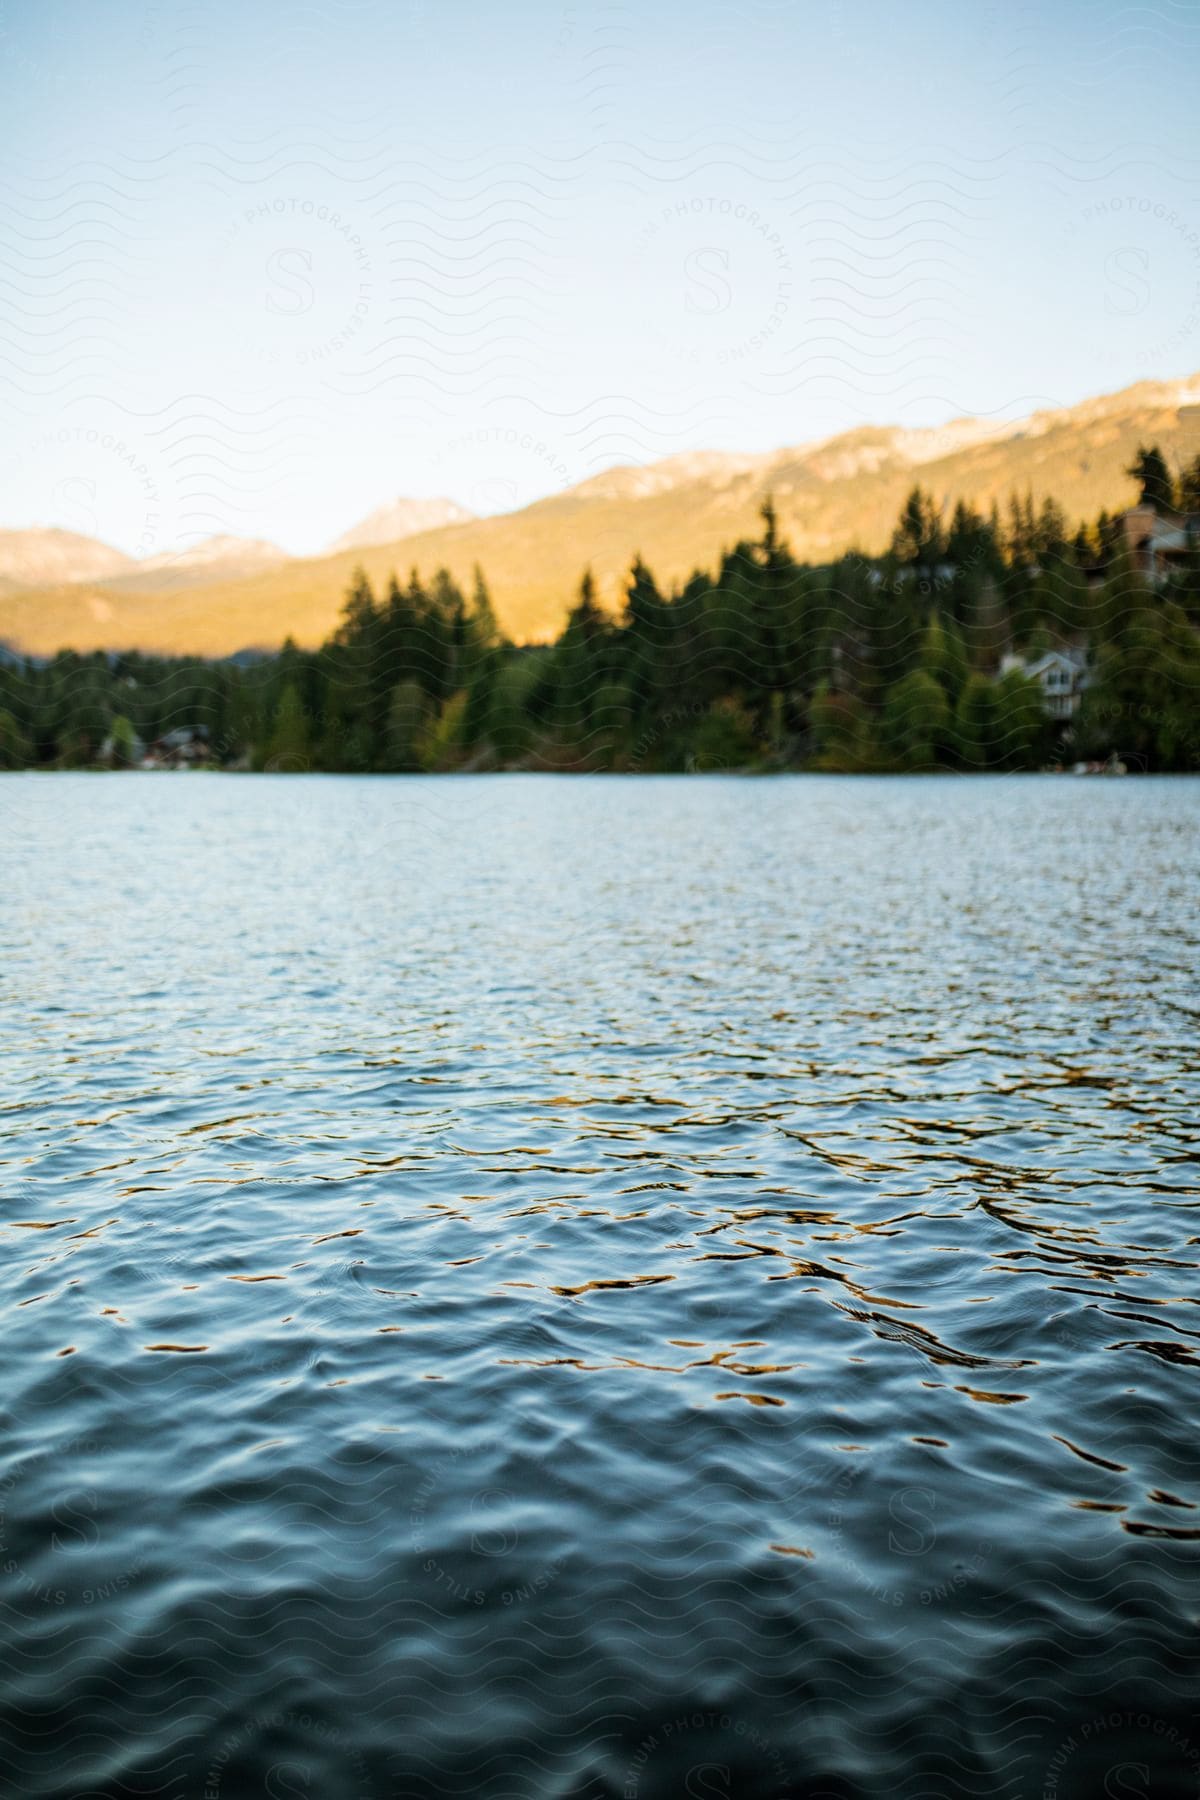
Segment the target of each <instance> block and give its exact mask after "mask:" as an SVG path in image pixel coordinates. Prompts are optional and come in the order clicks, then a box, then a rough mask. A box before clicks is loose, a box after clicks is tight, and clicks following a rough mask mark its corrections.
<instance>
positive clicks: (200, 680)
mask: <svg viewBox="0 0 1200 1800" xmlns="http://www.w3.org/2000/svg"><path fill="white" fill-rule="evenodd" d="M1129 473H1130V476H1131V479H1132V480H1133V481H1134V482H1135V483H1136V484H1137V496H1136V499H1134V501H1133V503H1132V504H1131V506H1130V507H1129V509H1128V510H1127V511H1126V512H1124V513H1120V514H1116V515H1112V516H1109V515H1107V514H1101V515H1100V517H1099V518H1098V519H1096V520H1094V521H1091V522H1090V523H1085V524H1082V525H1079V526H1078V527H1077V528H1076V529H1074V530H1072V529H1071V527H1070V526H1069V524H1068V521H1067V520H1066V518H1065V517H1064V515H1063V512H1062V509H1061V508H1060V507H1059V506H1058V505H1057V504H1056V502H1055V501H1054V500H1053V499H1052V498H1045V499H1043V500H1041V501H1040V503H1035V501H1034V499H1033V497H1032V495H1029V494H1026V495H1025V496H1023V497H1016V496H1014V497H1013V498H1012V499H1011V500H1010V502H1009V503H1008V506H1007V508H1005V509H1004V510H1003V511H1001V509H999V508H997V507H995V506H993V507H992V508H991V509H990V511H989V512H987V513H986V514H985V513H984V512H982V511H979V510H977V509H976V508H974V507H971V506H969V505H967V504H965V503H962V502H960V503H959V504H957V505H956V506H955V507H954V509H953V511H952V512H951V513H949V514H948V515H947V514H946V512H945V511H944V509H943V508H941V507H940V506H939V505H938V504H937V502H936V501H935V500H934V498H933V497H932V496H931V495H929V494H927V493H925V492H923V490H922V489H921V488H920V487H919V486H918V487H916V488H914V490H913V491H912V493H911V495H910V496H909V498H908V500H907V502H906V503H905V505H904V507H903V510H902V512H901V514H900V517H899V519H898V520H897V523H896V528H895V531H894V533H893V537H892V541H891V545H890V547H889V549H888V551H887V552H886V553H885V554H884V555H882V556H877V557H866V556H862V555H858V554H856V553H854V552H850V553H848V554H846V555H844V556H842V557H840V558H839V559H837V560H836V561H834V562H831V563H828V564H824V565H820V566H817V565H813V564H806V563H802V562H799V561H797V560H796V559H795V558H794V556H793V555H792V553H791V551H790V549H789V547H788V545H787V543H786V541H785V540H784V539H783V538H782V536H781V535H780V532H779V529H778V525H777V521H776V516H775V511H774V508H773V506H772V505H771V503H770V501H768V502H767V503H766V504H765V505H764V506H763V508H762V525H761V531H760V532H759V534H758V535H757V536H756V537H755V538H754V539H753V540H747V541H744V542H739V543H738V544H736V545H735V546H734V547H733V548H732V549H731V550H729V551H728V552H726V553H725V554H724V555H723V556H722V557H721V559H720V563H719V566H718V567H717V568H716V570H715V571H704V570H697V571H696V572H695V573H694V574H693V575H692V576H691V578H690V579H689V580H688V581H687V582H685V583H684V584H683V585H682V586H681V587H679V588H678V589H677V590H676V591H673V592H669V593H664V592H662V591H661V590H660V588H659V586H658V584H657V582H656V581H655V578H654V575H653V573H652V572H651V570H650V569H648V568H647V567H646V566H645V564H644V563H643V562H642V560H641V558H640V556H639V557H635V558H634V560H633V563H632V567H631V569H630V572H629V576H628V580H627V582H626V585H625V593H624V601H623V605H622V607H621V608H620V610H619V611H616V612H614V611H610V610H607V609H605V608H603V607H601V606H600V604H599V603H598V600H597V596H596V591H595V584H594V582H593V580H592V577H591V575H590V573H585V574H584V576H583V579H582V582H581V583H580V586H579V589H578V593H577V597H576V599H575V603H574V605H573V606H572V607H571V610H570V612H569V614H568V617H567V620H566V623H565V625H564V627H563V629H562V631H561V633H560V634H559V636H558V638H557V640H556V641H555V642H553V643H549V644H532V645H519V644H513V643H510V642H508V641H506V640H505V638H504V637H503V635H502V634H501V633H500V631H499V630H498V629H497V625H496V619H495V614H494V611H493V608H492V604H491V600H490V597H489V593H488V588H487V583H486V579H485V577H484V575H483V574H482V572H480V571H478V570H477V571H476V573H475V580H474V584H473V586H471V588H470V591H469V592H464V591H463V589H462V588H461V587H460V586H459V585H458V584H457V583H456V582H455V581H454V580H453V579H452V578H451V576H450V575H449V574H448V573H447V572H446V571H445V570H444V569H442V570H438V571H437V572H436V573H435V574H434V575H433V576H432V578H431V579H428V580H425V579H423V578H422V577H421V575H420V574H419V573H418V572H417V571H415V570H414V571H413V572H412V573H411V575H410V576H409V578H408V579H407V581H402V580H400V579H399V578H397V577H393V578H392V580H391V581H390V583H389V584H388V586H387V588H386V590H385V591H382V592H379V593H376V592H374V591H373V590H372V588H371V586H370V584H369V583H368V581H367V579H366V577H365V576H363V575H362V574H361V573H360V574H359V576H358V577H356V579H355V581H354V582H353V584H352V586H351V588H350V591H349V592H348V594H347V596H346V600H345V606H344V608H343V612H342V616H341V622H340V624H339V626H338V628H337V630H336V631H335V632H334V634H333V635H332V636H331V637H330V639H329V640H328V641H327V642H326V643H325V644H323V645H322V646H321V647H320V648H319V649H315V650H304V649H300V648H298V647H297V646H296V645H295V644H293V643H291V642H290V641H289V642H288V643H285V645H284V646H283V648H282V649H281V650H280V651H278V652H277V653H275V654H271V655H260V654H258V653H245V654H244V655H242V656H239V657H236V658H230V659H224V660H203V659H198V658H194V657H190V658H189V657H162V656H150V655H145V654H141V653H138V652H128V653H116V652H95V653H92V654H89V655H78V654H75V653H73V652H71V651H70V650H63V651H61V652H60V653H59V654H58V655H56V656H54V657H52V658H48V659H31V658H24V657H21V656H20V655H18V654H16V653H13V652H8V653H6V654H5V655H4V658H3V660H2V661H0V768H8V769H14V768H59V769H61V768H86V767H104V768H126V769H128V768H183V767H200V766H206V767H222V768H233V769H256V770H269V771H278V772H289V771H330V772H341V773H387V772H394V773H410V772H435V771H453V770H473V771H479V770H488V769H544V770H562V771H568V770H576V771H602V770H611V771H618V772H620V771H623V772H629V773H633V772H640V771H645V772H651V771H658V772H672V771H682V770H705V769H710V770H716V769H764V770H769V769H814V770H830V771H844V772H858V771H863V772H867V771H877V772H884V771H914V770H933V769H956V770H984V769H997V770H1000V769H1037V768H1045V767H1058V766H1063V765H1078V764H1082V765H1091V766H1100V765H1102V764H1104V763H1105V762H1106V761H1109V762H1111V763H1119V764H1123V765H1124V766H1125V767H1132V768H1135V769H1137V770H1148V771H1176V770H1188V769H1196V768H1200V630H1198V626H1200V457H1197V458H1196V459H1195V461H1194V462H1193V463H1192V464H1190V465H1189V466H1188V467H1186V468H1184V469H1183V470H1181V471H1179V472H1178V473H1173V472H1172V471H1171V470H1170V469H1169V468H1168V466H1167V464H1166V461H1165V459H1164V458H1163V457H1162V455H1161V454H1160V452H1159V451H1158V450H1157V449H1156V448H1154V447H1150V448H1147V449H1143V450H1141V451H1140V452H1139V454H1138V457H1137V459H1136V460H1135V462H1134V464H1133V465H1132V467H1131V469H1130V471H1129Z"/></svg>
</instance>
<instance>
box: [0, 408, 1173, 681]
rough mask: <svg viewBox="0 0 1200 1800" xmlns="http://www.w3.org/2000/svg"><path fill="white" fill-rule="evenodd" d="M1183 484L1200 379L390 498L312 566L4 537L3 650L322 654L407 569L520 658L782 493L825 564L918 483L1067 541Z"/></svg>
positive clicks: (674, 574) (293, 560)
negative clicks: (1146, 452)
mask: <svg viewBox="0 0 1200 1800" xmlns="http://www.w3.org/2000/svg"><path fill="white" fill-rule="evenodd" d="M1152 442H1153V443H1157V444H1159V445H1160V446H1161V448H1162V450H1163V452H1164V454H1165V455H1166V457H1167V459H1168V462H1170V463H1171V464H1172V465H1174V466H1179V465H1181V464H1182V463H1184V462H1187V461H1190V460H1191V459H1192V458H1193V457H1194V456H1196V455H1197V454H1198V453H1200V375H1197V376H1193V377H1189V378H1188V379H1186V380H1182V381H1169V382H1158V381H1145V382H1140V383H1138V384H1137V385H1136V386H1134V387H1130V388H1126V389H1124V390H1122V391H1121V392H1120V393H1117V394H1110V395H1104V396H1100V397H1098V398H1096V399H1091V400H1087V401H1084V402H1082V403H1081V404H1080V405H1077V406H1073V407H1067V408H1059V409H1053V410H1044V411H1039V412H1035V413H1033V414H1031V415H1030V416H1029V417H1028V418H1025V419H1021V420H1018V421H1015V422H1007V421H1006V422H1003V423H1000V422H997V421H994V420H987V419H956V420H953V421H951V422H950V423H949V424H947V425H945V426H940V427H933V428H929V429H924V430H912V429H903V428H900V427H891V426H867V427H861V428H858V429H855V430H852V431H846V432H841V433H839V434H837V435H836V436H834V437H829V438H825V439H822V440H820V441H818V442H815V443H810V444H805V445H801V446H799V447H796V448H791V449H783V450H777V451H771V452H766V453H763V454H747V455H735V454H729V455H726V454H723V453H721V452H716V451H712V452H709V451H699V452H689V453H685V454H683V455H679V456H673V457H668V458H666V459H664V460H662V461H659V462H655V463H651V464H649V465H646V466H644V467H621V468H613V469H609V470H607V471H605V472H604V473H603V474H600V475H596V476H593V477H591V478H590V479H588V480H586V481H583V482H580V483H579V484H578V485H577V486H576V487H573V488H569V489H567V490H566V491H565V492H563V493H559V494H555V495H554V496H552V497H551V498H549V499H545V500H539V501H535V502H534V504H533V505H531V506H526V507H524V508H522V509H521V510H520V511H519V512H512V513H503V514H499V515H495V516H492V517H488V518H476V517H474V516H473V515H472V514H471V513H469V512H467V511H466V509H465V508H463V507H461V506H458V505H457V504H456V503H455V502H454V501H452V500H445V499H441V500H396V501H394V502H392V503H390V504H389V505H387V506H384V507H381V508H379V509H377V510H376V511H375V512H372V513H370V514H369V515H368V516H367V517H366V518H365V519H363V520H362V521H361V522H360V523H359V524H358V525H357V526H354V527H353V528H352V529H350V530H349V531H347V532H345V533H344V534H343V535H342V536H341V537H339V538H338V539H337V540H336V541H335V543H334V544H333V545H331V546H330V548H329V550H328V551H327V552H325V553H324V554H322V555H319V556H315V557H288V556H286V555H285V553H284V552H283V551H282V550H280V549H278V548H277V547H276V546H274V545H271V544H266V543H263V542H260V541H257V540H249V539H240V538H216V539H209V540H207V541H206V543H203V544H200V545H197V546H196V547H195V548H193V549H191V550H188V551H186V552H183V553H180V554H177V555H172V556H160V557H156V558H154V559H151V560H142V561H140V562H139V561H135V559H133V558H132V557H128V556H125V555H123V554H122V552H120V551H118V550H114V549H112V548H111V547H110V546H108V545H106V544H102V543H99V542H97V541H95V540H93V539H90V538H85V537H80V536H78V535H76V534H73V533H71V532H67V531H58V530H28V531H7V532H0V641H3V642H7V643H8V644H10V645H12V646H14V647H16V648H19V649H21V650H25V651H27V652H30V653H33V654H48V653H51V652H53V651H54V650H57V649H59V648H62V647H70V648H72V649H76V650H90V649H100V648H104V649H132V648H138V649H143V650H148V651H162V652H186V653H193V654H203V655H227V654H231V653H233V652H234V651H237V650H239V649H246V648H251V647H261V648H264V649H266V648H271V647H274V646H276V645H278V644H280V643H281V642H282V641H283V639H284V638H285V637H288V636H291V637H293V638H294V639H295V640H296V641H297V642H298V643H300V644H302V645H316V644H319V643H320V642H321V641H322V640H323V639H324V638H325V637H326V636H327V635H328V633H329V632H330V631H331V630H332V628H333V626H334V625H335V623H336V621H337V618H338V615H339V612H340V610H341V606H342V601H343V598H344V595H345V590H346V587H347V585H348V584H349V582H350V579H351V577H352V575H353V573H354V570H355V569H356V567H357V566H359V565H360V564H361V565H362V566H363V567H364V568H365V569H366V571H367V574H368V575H369V576H370V578H371V580H372V581H373V582H374V583H375V584H376V585H377V587H378V586H380V585H382V584H383V583H385V582H386V580H387V578H388V576H389V575H390V574H391V573H392V572H393V571H396V572H397V573H399V574H400V575H401V576H402V577H403V576H405V575H406V574H407V572H408V570H409V569H410V568H411V567H417V568H419V569H421V571H422V572H423V573H425V574H432V573H433V571H434V570H435V569H436V568H437V567H439V566H444V567H446V568H448V569H449V570H450V572H451V574H453V575H454V576H455V577H456V579H457V580H458V581H459V582H460V583H461V584H463V585H464V586H466V585H467V584H469V583H470V581H471V577H472V571H473V568H474V565H475V564H477V563H478V564H479V565H480V566H481V567H482V568H483V570H484V572H485V574H486V576H487V579H488V584H489V587H490V589H491V592H492V597H493V601H494V603H495V607H496V613H497V616H498V618H499V620H500V623H501V625H502V627H503V628H504V630H505V631H506V632H507V633H508V635H509V636H510V637H512V638H514V639H515V640H518V641H531V640H538V639H545V638H548V637H551V636H552V635H553V634H554V633H555V632H556V631H557V630H558V629H559V627H560V626H561V624H562V621H563V618H564V617H565V614H566V612H567V609H568V608H569V607H570V605H571V604H572V603H573V600H574V597H575V593H576V591H577V588H578V584H579V579H580V576H581V574H582V571H583V570H584V568H585V567H589V566H590V567H591V568H592V570H593V572H594V574H595V577H596V582H597V589H598V592H599V595H600V597H601V599H602V600H603V601H605V602H606V603H608V604H609V605H611V606H617V605H619V603H620V596H621V587H622V581H623V578H624V576H625V575H626V573H627V571H628V568H629V564H630V561H631V560H632V558H633V556H634V554H635V553H640V554H641V555H642V556H643V558H644V559H645V560H646V562H647V563H648V564H649V565H650V567H651V568H652V569H653V571H654V573H655V574H656V576H657V577H658V580H659V583H660V585H661V586H662V587H663V588H664V589H666V588H668V587H669V586H670V585H671V584H673V583H677V582H682V581H683V580H685V579H686V578H687V576H688V575H689V574H690V573H691V572H692V570H693V569H694V568H696V567H702V568H711V567H712V566H713V565H714V564H715V563H716V561H717V559H718V557H719V556H720V553H721V551H722V549H724V548H728V547H731V546H732V545H733V544H734V543H736V542H737V540H738V539H739V538H742V537H746V536H752V535H754V534H755V533H756V531H757V529H758V510H759V508H760V506H761V504H762V502H763V500H764V498H765V497H766V496H767V495H768V494H770V495H773V497H774V499H775V503H776V507H777V510H778V513H779V518H780V523H781V527H782V529H783V531H784V532H785V534H786V535H787V537H788V538H789V539H790V541H791V544H792V547H793V549H794V550H795V552H796V553H797V555H799V556H801V557H803V558H806V559H808V560H810V561H823V560H827V559H829V558H831V557H833V556H836V555H838V554H839V553H841V552H842V551H844V550H847V549H851V548H857V549H860V550H862V551H864V552H866V553H872V552H876V551H879V550H881V549H882V548H883V547H884V546H885V545H886V543H887V541H888V538H889V535H890V532H891V529H892V525H893V523H894V521H895V517H896V514H897V512H898V511H899V509H900V506H901V504H902V503H903V500H904V497H905V495H906V493H907V492H908V490H909V489H910V488H911V487H912V485H913V483H914V481H920V483H921V485H922V486H923V487H925V488H926V489H928V490H929V491H931V492H932V493H933V494H934V496H935V497H936V498H937V499H938V500H940V501H942V502H943V503H944V504H945V505H947V506H951V505H953V503H954V502H955V501H956V500H957V499H960V498H962V499H966V500H970V501H972V502H973V503H974V504H975V505H977V506H980V507H983V508H986V507H988V506H989V505H990V504H991V502H992V501H993V500H995V501H997V502H999V504H1000V505H1001V506H1002V507H1003V506H1004V504H1005V503H1006V502H1007V499H1008V497H1009V495H1010V494H1012V493H1014V492H1020V493H1024V492H1025V491H1026V489H1030V488H1031V489H1032V490H1033V492H1034V495H1035V496H1036V497H1038V498H1040V497H1042V496H1044V495H1047V494H1052V495H1053V496H1054V497H1055V498H1056V499H1057V500H1058V501H1059V502H1060V503H1061V505H1062V506H1063V508H1064V509H1065V511H1066V513H1067V516H1068V519H1069V520H1071V522H1072V523H1073V524H1074V523H1075V522H1077V521H1079V520H1080V519H1089V520H1090V519H1092V518H1094V517H1095V515H1096V513H1098V512H1099V511H1100V510H1101V508H1103V507H1107V508H1108V509H1109V510H1110V511H1111V510H1116V509H1118V508H1120V507H1122V506H1126V505H1128V504H1129V503H1130V502H1131V501H1132V499H1133V498H1134V492H1133V489H1132V486H1131V483H1130V480H1129V477H1128V475H1127V473H1126V470H1127V468H1128V465H1129V463H1130V461H1131V459H1132V457H1133V455H1134V453H1135V451H1136V449H1137V447H1138V445H1139V444H1140V443H1152Z"/></svg>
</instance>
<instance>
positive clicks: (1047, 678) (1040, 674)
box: [1000, 648, 1091, 719]
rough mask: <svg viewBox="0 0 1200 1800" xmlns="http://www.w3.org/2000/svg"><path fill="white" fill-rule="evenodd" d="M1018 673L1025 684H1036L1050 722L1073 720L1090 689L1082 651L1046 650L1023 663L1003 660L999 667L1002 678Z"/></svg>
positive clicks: (1017, 658) (1014, 660)
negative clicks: (1014, 671)
mask: <svg viewBox="0 0 1200 1800" xmlns="http://www.w3.org/2000/svg"><path fill="white" fill-rule="evenodd" d="M1014 669H1016V670H1018V671H1019V672H1020V674H1022V675H1024V676H1025V678H1026V680H1027V681H1036V682H1037V684H1038V686H1039V687H1040V688H1041V690H1042V706H1043V709H1044V711H1045V713H1046V716H1047V717H1048V718H1051V719H1073V718H1074V717H1075V714H1076V713H1077V712H1078V711H1079V704H1080V701H1081V700H1082V699H1083V696H1084V694H1085V692H1086V691H1087V689H1088V688H1089V687H1090V686H1091V674H1090V672H1089V670H1088V666H1087V657H1086V655H1085V653H1084V652H1083V651H1082V650H1078V649H1074V648H1067V649H1064V650H1047V651H1046V653H1045V655H1043V656H1037V657H1034V658H1033V660H1032V661H1030V662H1026V661H1025V660H1024V659H1023V658H1022V657H1020V656H1006V657H1004V659H1003V660H1002V662H1001V664H1000V673H1001V675H1007V674H1009V673H1010V672H1011V671H1012V670H1014Z"/></svg>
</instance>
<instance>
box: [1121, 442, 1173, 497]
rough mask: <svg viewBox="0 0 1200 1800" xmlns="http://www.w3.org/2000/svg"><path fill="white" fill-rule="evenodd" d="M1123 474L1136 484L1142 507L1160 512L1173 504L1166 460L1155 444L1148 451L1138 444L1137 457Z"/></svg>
mask: <svg viewBox="0 0 1200 1800" xmlns="http://www.w3.org/2000/svg"><path fill="white" fill-rule="evenodd" d="M1125 473H1126V474H1127V475H1129V476H1131V477H1132V478H1133V480H1134V481H1136V482H1137V483H1138V486H1139V490H1140V491H1139V494H1138V502H1139V504H1140V505H1142V506H1153V507H1156V508H1158V510H1159V511H1162V510H1163V509H1164V508H1166V509H1169V508H1171V507H1173V506H1174V504H1175V483H1174V482H1173V481H1172V479H1171V471H1170V470H1169V469H1168V467H1167V459H1166V457H1165V456H1164V455H1163V453H1162V451H1161V450H1160V449H1159V447H1158V445H1157V444H1152V445H1151V446H1150V448H1149V449H1147V448H1146V446H1145V445H1144V444H1139V445H1138V449H1137V455H1136V456H1135V457H1134V459H1133V461H1132V462H1131V463H1130V465H1129V467H1128V468H1127V469H1126V471H1125Z"/></svg>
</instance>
